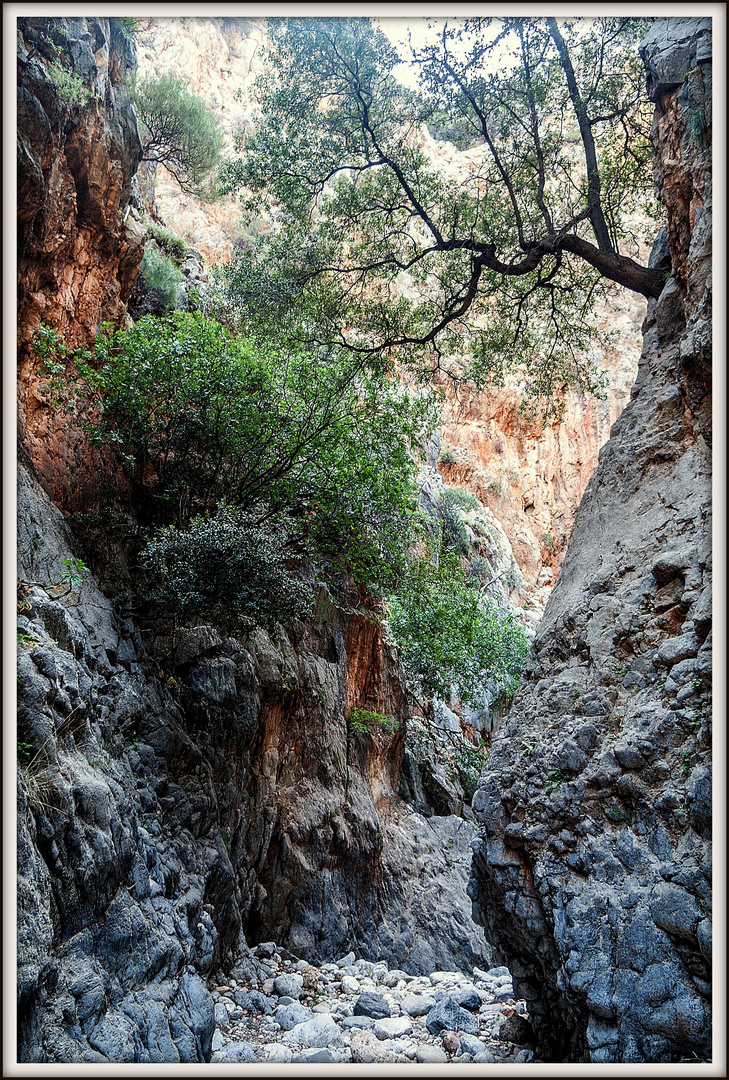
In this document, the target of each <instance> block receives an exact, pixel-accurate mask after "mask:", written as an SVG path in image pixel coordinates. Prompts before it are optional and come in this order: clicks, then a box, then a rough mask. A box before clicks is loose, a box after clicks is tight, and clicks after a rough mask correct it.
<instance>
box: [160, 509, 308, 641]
mask: <svg viewBox="0 0 729 1080" xmlns="http://www.w3.org/2000/svg"><path fill="white" fill-rule="evenodd" d="M142 559H143V560H144V561H145V562H146V563H147V565H148V567H149V570H150V575H151V583H152V586H151V587H152V589H153V592H154V598H155V601H156V603H157V604H158V605H159V607H160V608H161V609H162V610H163V611H165V612H168V613H170V614H172V615H174V616H176V617H178V618H179V619H181V620H185V619H190V618H193V617H194V618H201V617H205V618H208V619H212V620H214V621H215V623H216V624H217V625H221V626H228V625H232V626H233V627H235V626H241V625H243V626H253V625H260V626H266V627H268V628H272V627H273V626H274V625H275V623H277V622H281V623H287V622H290V621H291V620H292V619H297V618H304V617H306V615H308V614H309V613H310V609H311V600H312V597H311V589H310V588H309V587H308V586H306V585H304V584H303V583H302V582H301V581H298V580H297V579H296V578H295V577H294V575H293V574H292V573H291V572H290V571H289V569H288V567H287V563H288V562H289V561H290V559H289V556H288V555H287V552H286V550H285V537H284V536H282V535H281V533H280V532H276V531H274V530H273V529H268V528H264V527H261V525H260V524H259V523H258V522H257V521H256V520H255V519H254V518H251V517H250V516H249V515H246V514H244V513H242V512H240V511H234V510H232V509H231V508H230V507H227V506H225V505H223V506H221V507H220V508H219V509H218V511H217V513H216V514H215V515H210V516H206V517H197V518H194V519H193V521H192V522H191V523H190V525H189V527H188V528H186V529H178V528H176V527H175V526H174V525H169V526H166V527H164V528H162V529H160V530H159V532H158V533H157V535H156V536H155V537H154V538H153V539H152V540H150V542H149V543H148V544H147V546H146V547H145V549H144V551H143V552H142Z"/></svg>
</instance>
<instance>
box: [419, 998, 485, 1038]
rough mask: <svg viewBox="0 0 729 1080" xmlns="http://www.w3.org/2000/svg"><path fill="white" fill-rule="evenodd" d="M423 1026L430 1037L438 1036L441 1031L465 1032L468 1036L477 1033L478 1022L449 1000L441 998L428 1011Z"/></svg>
mask: <svg viewBox="0 0 729 1080" xmlns="http://www.w3.org/2000/svg"><path fill="white" fill-rule="evenodd" d="M425 1026H426V1028H427V1029H428V1031H429V1032H430V1034H431V1035H438V1034H439V1032H441V1031H465V1032H466V1033H467V1034H469V1035H476V1034H477V1033H478V1020H476V1018H475V1017H473V1016H471V1014H470V1013H467V1012H466V1011H465V1009H461V1008H460V1007H459V1006H458V1005H456V1003H455V1002H454V1001H451V1000H450V998H443V999H442V1000H441V1001H439V1002H438V1003H437V1004H436V1005H435V1006H434V1007H433V1008H432V1009H431V1010H430V1012H429V1013H428V1016H427V1019H426V1021H425Z"/></svg>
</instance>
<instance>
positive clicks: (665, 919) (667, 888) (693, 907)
mask: <svg viewBox="0 0 729 1080" xmlns="http://www.w3.org/2000/svg"><path fill="white" fill-rule="evenodd" d="M650 911H651V915H652V917H653V921H654V922H655V923H656V925H657V926H660V927H661V929H662V930H665V931H666V933H667V934H672V935H674V936H675V937H677V938H680V939H681V940H683V941H694V940H695V939H696V928H697V926H698V924H699V921H700V919H701V917H702V911H701V908H700V907H699V905H698V903H697V902H696V900H695V898H694V897H693V896H692V895H691V894H690V893H689V892H686V890H685V889H682V888H681V887H680V886H679V885H675V884H671V883H669V882H661V883H660V884H659V885H657V886H656V888H655V890H654V892H653V897H652V899H651V905H650Z"/></svg>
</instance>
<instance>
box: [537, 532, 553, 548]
mask: <svg viewBox="0 0 729 1080" xmlns="http://www.w3.org/2000/svg"><path fill="white" fill-rule="evenodd" d="M539 539H540V540H541V542H542V543H543V544H544V546H545V548H546V549H547V551H554V537H553V536H552V535H551V533H548V532H544V533H542V535H541V536H540V537H539Z"/></svg>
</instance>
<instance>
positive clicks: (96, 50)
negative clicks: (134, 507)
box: [18, 18, 142, 510]
mask: <svg viewBox="0 0 729 1080" xmlns="http://www.w3.org/2000/svg"><path fill="white" fill-rule="evenodd" d="M18 30H19V33H18V65H19V73H18V98H19V102H20V105H19V111H18V225H19V230H18V346H19V352H18V362H19V383H18V398H19V430H20V435H21V439H22V440H23V442H24V444H25V448H26V450H27V451H28V453H29V456H30V458H31V460H32V462H33V465H34V466H35V468H36V469H37V471H38V473H39V475H40V477H41V479H42V480H43V483H44V484H45V486H46V488H47V489H48V490H49V492H50V493H51V495H52V497H53V499H54V501H56V502H57V503H58V504H59V505H60V506H61V507H62V508H63V509H64V510H69V509H74V508H75V509H78V508H79V507H80V506H81V505H83V504H88V503H89V502H94V501H95V500H96V498H98V495H99V491H98V485H99V481H100V459H99V457H98V455H96V454H95V453H94V452H93V451H91V450H90V449H89V447H88V446H87V444H86V440H85V439H84V438H83V436H82V435H81V434H80V433H79V431H78V429H75V428H73V427H72V426H71V425H69V424H68V420H67V417H66V416H65V415H60V414H58V413H57V412H56V410H55V409H54V408H53V406H52V405H51V403H50V400H49V398H48V396H47V394H46V393H44V391H43V386H42V384H43V373H42V371H41V370H40V366H39V363H38V360H37V358H36V357H35V356H34V354H33V351H32V340H33V335H34V332H35V330H36V327H37V326H38V323H39V322H44V323H46V324H48V325H49V326H51V327H52V328H53V329H55V330H56V331H58V333H60V334H61V335H62V336H63V337H64V339H65V340H66V341H67V342H68V343H69V345H71V346H78V345H84V344H87V343H88V341H89V340H90V339H91V338H92V337H93V336H94V335H95V334H96V333H97V332H98V330H99V327H100V325H101V323H102V322H104V321H111V322H115V323H116V324H120V323H121V322H123V320H124V318H125V315H126V307H125V301H126V299H127V298H128V296H129V294H130V292H131V288H132V285H133V283H134V279H135V278H136V274H137V270H138V267H139V263H140V262H141V258H142V245H141V243H140V238H139V236H138V235H135V234H133V233H130V231H129V230H127V228H126V225H125V220H124V217H125V209H126V208H127V206H128V204H129V199H130V193H131V182H132V177H133V175H134V171H135V169H136V166H137V163H138V161H139V157H140V153H141V146H140V142H139V135H138V132H137V123H136V116H135V113H134V110H133V108H132V106H131V104H130V101H129V97H128V93H127V90H126V87H125V85H124V82H125V79H126V78H127V76H128V75H129V73H130V72H131V71H132V69H133V67H134V50H133V46H131V45H130V44H129V43H128V42H127V41H126V40H125V38H124V37H123V36H122V34H121V33H120V32H119V30H118V29H116V28H115V27H114V26H113V25H112V24H111V22H110V20H109V19H85V18H77V19H75V18H68V19H40V18H37V19H21V20H19V23H18ZM54 43H55V45H57V46H60V47H61V49H62V53H61V57H62V63H63V64H64V65H65V64H70V65H71V68H70V71H71V73H72V75H73V76H74V77H75V78H76V79H77V80H78V84H79V86H81V87H82V88H83V90H84V91H85V92H86V93H87V94H88V95H89V99H88V102H87V103H86V104H81V105H70V104H67V103H64V101H63V99H62V96H60V97H59V93H58V92H57V91H56V89H55V87H54V84H53V82H52V81H51V78H50V73H51V71H52V67H51V65H52V63H54V62H56V61H53V56H54V53H53V45H54ZM95 489H96V490H95Z"/></svg>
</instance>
